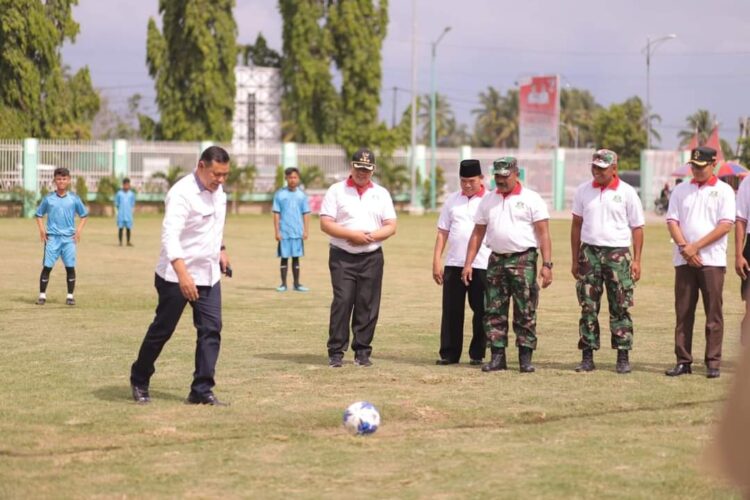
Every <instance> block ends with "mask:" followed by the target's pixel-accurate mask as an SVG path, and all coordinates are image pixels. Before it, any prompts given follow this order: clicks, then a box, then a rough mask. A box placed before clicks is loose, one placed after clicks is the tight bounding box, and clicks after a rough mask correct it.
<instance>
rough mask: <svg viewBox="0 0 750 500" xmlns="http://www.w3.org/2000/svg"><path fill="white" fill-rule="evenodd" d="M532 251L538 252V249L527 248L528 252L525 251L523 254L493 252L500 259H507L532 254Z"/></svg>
mask: <svg viewBox="0 0 750 500" xmlns="http://www.w3.org/2000/svg"><path fill="white" fill-rule="evenodd" d="M532 250H533V251H535V252H536V247H531V248H527V249H526V250H524V251H522V252H513V253H499V252H492V253H494V254H495V255H497V256H499V257H502V258H504V259H507V258H509V257H518V256H519V255H524V254H527V253H529V252H531V251H532Z"/></svg>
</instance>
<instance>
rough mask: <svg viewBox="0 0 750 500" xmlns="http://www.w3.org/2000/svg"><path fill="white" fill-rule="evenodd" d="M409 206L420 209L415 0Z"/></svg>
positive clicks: (414, 14) (413, 6)
mask: <svg viewBox="0 0 750 500" xmlns="http://www.w3.org/2000/svg"><path fill="white" fill-rule="evenodd" d="M409 163H410V167H411V206H410V211H411V212H412V213H419V212H421V210H422V199H421V196H419V189H418V188H417V0H412V2H411V152H410V158H409Z"/></svg>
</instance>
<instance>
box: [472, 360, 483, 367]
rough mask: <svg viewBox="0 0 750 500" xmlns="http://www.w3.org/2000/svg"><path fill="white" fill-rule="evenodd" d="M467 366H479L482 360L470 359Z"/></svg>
mask: <svg viewBox="0 0 750 500" xmlns="http://www.w3.org/2000/svg"><path fill="white" fill-rule="evenodd" d="M469 364H470V365H472V366H477V365H481V364H482V360H481V359H471V360H469Z"/></svg>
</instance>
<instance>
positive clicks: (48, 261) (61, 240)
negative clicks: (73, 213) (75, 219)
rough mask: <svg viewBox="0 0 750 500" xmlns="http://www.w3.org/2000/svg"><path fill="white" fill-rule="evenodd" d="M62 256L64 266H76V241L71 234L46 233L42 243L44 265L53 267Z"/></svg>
mask: <svg viewBox="0 0 750 500" xmlns="http://www.w3.org/2000/svg"><path fill="white" fill-rule="evenodd" d="M60 257H62V261H63V265H65V267H76V243H75V240H74V239H73V237H72V236H58V235H52V234H48V235H47V243H45V244H44V267H54V266H55V262H57V259H59V258H60Z"/></svg>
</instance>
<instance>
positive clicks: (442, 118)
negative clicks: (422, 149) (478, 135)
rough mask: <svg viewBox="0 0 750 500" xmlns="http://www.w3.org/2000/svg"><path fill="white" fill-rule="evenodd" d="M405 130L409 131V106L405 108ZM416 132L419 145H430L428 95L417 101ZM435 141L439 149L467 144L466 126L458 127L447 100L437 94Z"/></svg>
mask: <svg viewBox="0 0 750 500" xmlns="http://www.w3.org/2000/svg"><path fill="white" fill-rule="evenodd" d="M406 111H407V113H408V118H409V120H408V122H407V124H406V125H407V130H408V131H411V105H409V106H407V110H406ZM417 123H418V125H419V129H420V130H419V131H418V132H417V137H418V139H417V140H418V141H419V142H420V143H421V144H430V94H424V95H423V96H422V97H420V98H419V99H418V100H417ZM435 141H436V143H437V145H438V146H440V147H455V146H460V145H462V144H468V143H469V134H468V132H467V131H466V125H459V124H458V122H457V121H456V116H455V115H454V113H453V109H451V105H450V103H449V102H448V99H447V98H446V97H445V96H444V95H441V94H439V93H436V94H435Z"/></svg>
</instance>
